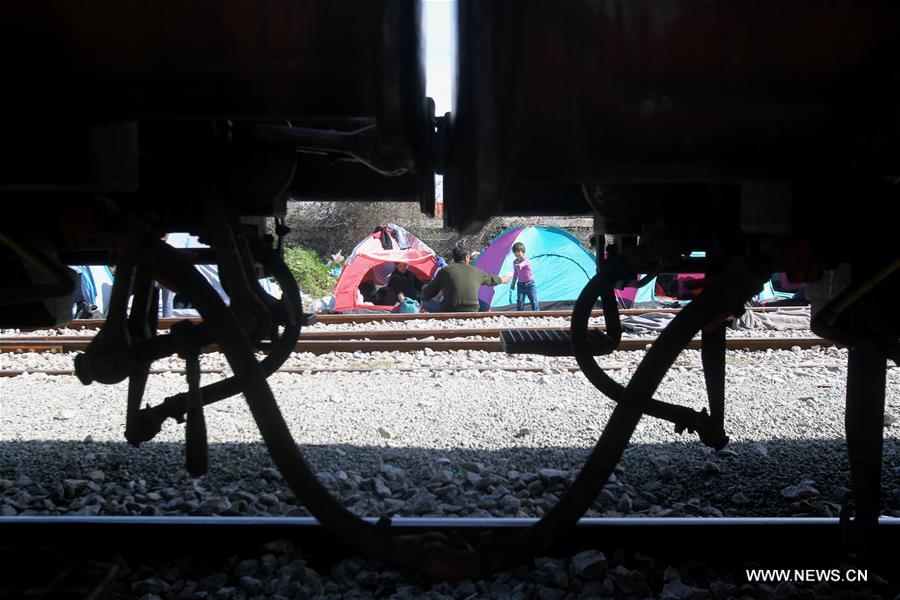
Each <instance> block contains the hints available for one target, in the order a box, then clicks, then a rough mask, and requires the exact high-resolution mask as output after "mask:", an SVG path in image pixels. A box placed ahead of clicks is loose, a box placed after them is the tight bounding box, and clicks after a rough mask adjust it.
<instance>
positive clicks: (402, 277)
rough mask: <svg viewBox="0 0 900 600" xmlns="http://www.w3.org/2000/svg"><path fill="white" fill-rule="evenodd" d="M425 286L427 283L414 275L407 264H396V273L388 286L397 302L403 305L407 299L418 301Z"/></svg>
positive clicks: (392, 275)
mask: <svg viewBox="0 0 900 600" xmlns="http://www.w3.org/2000/svg"><path fill="white" fill-rule="evenodd" d="M424 285H425V282H424V281H421V280H420V279H419V278H418V277H416V276H415V275H413V272H412V271H410V270H409V265H407V264H406V263H405V262H395V263H394V272H393V273H391V277H390V278H389V279H388V284H387V286H388V287H389V288H390V289H391V292H393V294H394V296H395V298H396V302H400V303H401V304H402V303H403V300H405V299H406V298H412V299H413V300H418V299H419V293H420V291H421V290H422V287H423V286H424Z"/></svg>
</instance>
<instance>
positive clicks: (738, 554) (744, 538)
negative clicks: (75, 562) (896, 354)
mask: <svg viewBox="0 0 900 600" xmlns="http://www.w3.org/2000/svg"><path fill="white" fill-rule="evenodd" d="M364 520H365V521H368V522H369V523H371V524H373V525H374V524H376V523H377V522H378V520H377V519H375V518H367V519H364ZM536 522H537V519H531V518H500V517H497V518H486V519H473V518H394V519H391V522H390V523H391V524H390V527H391V530H392V531H393V532H394V533H396V534H397V535H415V534H422V533H425V532H438V533H442V534H444V535H447V536H456V537H458V538H459V539H462V540H466V541H469V542H471V543H475V542H477V541H478V540H479V539H484V536H486V535H488V536H495V537H496V538H498V539H502V538H505V537H508V536H514V535H516V534H517V533H521V532H522V531H525V530H526V529H527V528H529V527H531V526H533V525H534V524H535V523H536ZM840 536H841V525H840V522H839V519H837V518H793V517H792V518H747V517H744V518H712V519H710V518H684V517H679V518H672V517H667V518H582V519H580V520H579V521H578V523H577V525H576V526H575V527H573V528H572V529H571V530H569V531H568V532H566V534H565V535H563V536H561V537H560V538H559V539H558V540H556V541H555V542H554V543H553V545H552V546H551V547H550V548H549V552H548V554H551V555H565V554H569V553H575V552H578V551H581V550H583V549H587V548H595V549H599V550H603V551H606V552H608V553H609V555H610V556H611V555H612V553H613V552H615V551H616V550H619V549H621V550H624V551H625V552H626V553H630V552H635V551H639V552H643V553H645V554H647V553H652V554H651V556H654V555H655V556H657V557H658V556H666V555H668V556H670V557H672V558H674V559H675V560H677V561H682V562H683V561H687V560H689V559H694V560H703V561H706V562H707V564H710V565H715V566H722V565H730V566H731V567H733V568H735V569H742V568H743V567H744V566H745V563H746V562H748V561H754V562H758V563H760V564H761V565H764V566H767V567H773V566H793V567H799V568H804V569H806V568H829V567H830V566H833V564H835V562H836V561H840V560H842V556H841V554H840V551H839V549H840V539H841V537H840ZM0 539H3V540H4V544H5V545H7V546H14V547H19V548H28V547H40V546H47V545H51V546H53V547H54V548H55V549H59V550H62V551H65V550H68V551H70V552H75V553H79V554H81V555H83V556H84V555H90V554H96V553H101V554H103V555H106V556H111V555H113V554H122V555H125V556H135V555H137V556H143V557H147V556H150V555H159V554H160V553H161V554H162V555H163V556H164V557H168V558H172V557H176V556H184V555H186V554H195V555H198V554H199V555H203V556H206V557H210V556H227V555H232V554H235V553H243V552H247V551H253V550H254V549H255V548H258V547H260V546H261V545H263V544H265V543H267V542H271V541H275V540H279V541H289V542H291V543H293V544H294V545H295V547H296V548H298V549H300V550H301V552H302V553H303V555H304V556H305V557H307V558H308V559H311V560H313V561H316V560H318V561H320V562H322V561H325V562H329V563H330V562H334V561H337V560H342V559H344V558H349V557H350V556H351V554H350V553H349V551H348V550H347V548H345V547H342V546H340V545H339V543H338V541H337V539H336V538H335V537H334V536H333V535H331V534H330V533H329V532H328V531H327V530H326V529H324V528H323V527H322V526H321V525H320V524H319V523H318V521H317V520H316V519H314V518H312V517H219V516H183V517H182V516H167V517H149V516H148V517H137V516H94V517H87V516H77V517H76V516H73V517H68V516H15V517H4V518H3V519H0ZM873 541H874V546H875V547H874V548H873V550H874V552H872V553H871V558H872V560H875V561H881V562H883V566H884V567H886V568H888V569H890V568H891V567H892V563H893V560H894V559H895V558H896V555H895V554H894V551H893V549H895V548H896V547H897V545H898V542H900V519H893V518H888V517H881V518H880V520H879V526H878V528H877V535H876V538H875V539H874V540H873ZM874 566H876V567H877V566H879V565H878V564H875V565H874ZM893 566H894V567H895V566H896V565H893ZM883 574H884V575H888V576H890V573H883ZM894 575H896V573H894Z"/></svg>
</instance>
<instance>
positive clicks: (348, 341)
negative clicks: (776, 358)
mask: <svg viewBox="0 0 900 600" xmlns="http://www.w3.org/2000/svg"><path fill="white" fill-rule="evenodd" d="M542 330H543V331H550V330H549V329H542V328H535V329H534V331H542ZM500 331H501V330H500V329H477V330H475V329H472V330H469V329H465V330H459V329H457V330H449V329H434V330H420V331H415V332H410V331H404V330H383V331H366V332H311V333H308V334H302V335H301V336H300V340H299V341H298V342H297V344H296V345H295V347H294V351H295V352H308V353H311V354H327V353H329V352H351V353H352V352H415V351H419V350H425V349H426V348H428V349H431V350H434V351H436V352H449V351H458V350H480V351H483V352H503V348H502V346H501V343H500V339H499V335H500ZM469 336H480V337H485V338H494V339H479V340H472V339H457V338H465V337H469ZM408 338H415V339H408ZM92 339H93V336H41V337H24V336H15V337H9V336H8V337H2V338H0V353H23V352H37V353H63V352H82V351H84V350H85V349H86V348H87V347H88V345H89V344H90V343H91V340H92ZM655 339H656V338H649V337H648V338H625V339H623V340H622V341H621V343H620V344H619V347H618V350H643V349H645V348H646V347H647V346H648V345H649V344H652V343H653V341H654V340H655ZM726 345H727V348H728V349H729V350H746V351H751V352H752V351H765V350H784V349H789V348H793V347H794V346H797V347H800V348H811V347H813V346H823V347H824V346H832V345H834V344H833V342H830V341H829V340H826V339H823V338H819V337H780V338H729V339H728V340H727V342H726ZM688 348H690V349H695V350H696V349H699V348H700V340H699V339H696V340H693V341H692V342H691V343H690V344H689V345H688ZM217 350H218V348H217V346H216V345H210V346H207V347H206V348H204V352H216V351H217Z"/></svg>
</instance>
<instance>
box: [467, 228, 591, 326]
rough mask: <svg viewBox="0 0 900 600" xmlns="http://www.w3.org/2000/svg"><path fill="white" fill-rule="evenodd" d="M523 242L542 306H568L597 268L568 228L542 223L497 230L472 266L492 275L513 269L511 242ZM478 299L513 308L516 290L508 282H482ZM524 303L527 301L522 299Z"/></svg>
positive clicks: (496, 305)
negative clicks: (492, 283) (484, 284)
mask: <svg viewBox="0 0 900 600" xmlns="http://www.w3.org/2000/svg"><path fill="white" fill-rule="evenodd" d="M516 242H522V243H523V244H525V256H527V257H528V260H529V262H530V263H531V270H532V272H533V273H534V280H535V283H536V284H537V296H538V300H539V302H540V306H541V308H542V309H545V310H546V309H553V308H564V307H571V306H572V305H573V304H574V303H575V301H576V300H577V299H578V294H580V293H581V290H582V288H584V286H585V284H587V282H588V281H589V280H590V278H591V277H592V276H593V275H594V273H595V272H596V270H597V261H596V258H595V257H594V255H593V254H591V252H589V251H588V250H587V249H585V248H584V246H582V245H581V242H579V241H578V239H577V238H576V237H575V236H573V235H572V234H571V233H569V232H568V231H565V230H563V229H559V228H558V227H544V226H542V225H538V226H529V227H514V228H510V229H507V230H506V231H504V232H502V233H500V234H499V235H498V236H496V237H495V238H494V239H493V240H491V243H490V245H488V247H487V248H485V249H484V251H483V252H482V253H481V254H480V255H479V256H478V260H476V261H475V266H477V267H478V268H479V269H482V270H483V271H486V272H488V273H492V274H494V275H501V276H502V275H506V274H511V273H512V272H513V259H514V258H515V257H514V256H513V254H512V246H513V244H515V243H516ZM478 299H479V300H482V301H484V302H486V303H487V304H488V305H489V306H490V307H491V310H514V309H515V307H516V293H515V292H514V291H513V290H510V288H509V285H506V284H501V285H498V286H496V287H487V286H482V288H481V290H479V292H478ZM526 306H527V303H526Z"/></svg>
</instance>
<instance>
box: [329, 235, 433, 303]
mask: <svg viewBox="0 0 900 600" xmlns="http://www.w3.org/2000/svg"><path fill="white" fill-rule="evenodd" d="M385 236H386V237H387V238H388V239H387V240H384V239H383V238H384V237H385ZM395 262H404V263H406V264H408V265H409V269H410V270H411V271H412V272H413V274H415V276H416V277H418V278H419V279H423V280H425V281H428V280H430V279H431V278H432V277H433V276H434V272H435V271H436V270H437V257H436V256H435V254H434V251H433V250H432V249H431V248H429V247H428V246H427V245H426V244H425V243H424V242H422V241H421V240H420V239H418V238H417V237H415V236H413V235H412V234H411V233H409V232H408V231H406V230H405V229H403V228H402V227H398V226H397V225H394V224H392V223H391V224H388V225H384V226H382V227H378V228H376V229H375V231H374V232H372V233H370V234H369V235H368V236H366V238H365V239H363V241H361V242H360V243H359V244H357V245H356V247H355V248H354V249H353V252H352V253H351V254H350V257H349V258H348V259H347V262H346V263H345V265H344V269H343V271H341V276H340V278H338V282H337V286H335V288H334V308H333V310H334V311H335V312H353V311H361V310H384V311H388V310H390V309H391V308H392V307H391V306H384V305H378V304H372V303H371V302H363V301H362V295H361V294H360V293H359V284H360V283H362V282H363V278H364V277H365V276H366V274H367V273H369V272H370V271H371V272H372V276H374V277H375V278H376V280H377V281H378V282H379V283H382V284H383V283H386V281H387V279H386V277H387V276H390V273H391V271H393V268H394V263H395Z"/></svg>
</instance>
